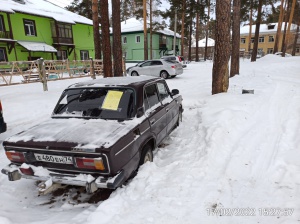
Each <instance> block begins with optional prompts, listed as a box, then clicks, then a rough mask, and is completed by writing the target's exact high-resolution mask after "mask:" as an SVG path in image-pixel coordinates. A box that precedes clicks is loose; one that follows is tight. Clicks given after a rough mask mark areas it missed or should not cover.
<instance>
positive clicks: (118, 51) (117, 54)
mask: <svg viewBox="0 0 300 224" xmlns="http://www.w3.org/2000/svg"><path fill="white" fill-rule="evenodd" d="M102 1H103V0H102ZM105 1H106V0H105ZM120 15H121V11H120V0H112V28H113V57H114V71H113V72H114V76H123V66H122V43H121V18H120Z"/></svg>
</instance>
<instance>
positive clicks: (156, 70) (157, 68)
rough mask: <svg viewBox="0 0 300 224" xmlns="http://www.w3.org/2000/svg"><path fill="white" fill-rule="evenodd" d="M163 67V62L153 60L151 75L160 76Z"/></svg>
mask: <svg viewBox="0 0 300 224" xmlns="http://www.w3.org/2000/svg"><path fill="white" fill-rule="evenodd" d="M162 69H163V63H162V62H161V61H159V60H154V61H152V62H151V70H150V75H152V76H156V77H160V72H161V70H162Z"/></svg>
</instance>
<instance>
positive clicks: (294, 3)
mask: <svg viewBox="0 0 300 224" xmlns="http://www.w3.org/2000/svg"><path fill="white" fill-rule="evenodd" d="M295 6H296V0H293V3H292V8H291V11H290V18H289V24H288V28H287V33H286V40H285V46H286V47H285V51H284V52H282V53H283V55H285V52H286V50H287V49H288V48H289V45H290V41H291V35H290V34H291V25H292V22H293V17H294V12H295Z"/></svg>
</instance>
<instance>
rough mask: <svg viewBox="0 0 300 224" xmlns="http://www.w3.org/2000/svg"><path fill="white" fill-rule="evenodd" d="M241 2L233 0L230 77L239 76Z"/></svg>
mask: <svg viewBox="0 0 300 224" xmlns="http://www.w3.org/2000/svg"><path fill="white" fill-rule="evenodd" d="M240 10H241V1H240V0H233V21H232V44H231V66H230V77H233V76H235V75H238V74H240V17H241V15H240V13H241V11H240Z"/></svg>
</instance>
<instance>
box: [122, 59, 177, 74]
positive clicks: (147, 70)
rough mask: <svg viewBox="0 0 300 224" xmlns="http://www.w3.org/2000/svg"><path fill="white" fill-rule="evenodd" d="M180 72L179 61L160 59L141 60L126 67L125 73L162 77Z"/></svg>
mask: <svg viewBox="0 0 300 224" xmlns="http://www.w3.org/2000/svg"><path fill="white" fill-rule="evenodd" d="M182 73H183V69H182V65H181V64H180V63H176V62H173V61H168V60H161V59H156V60H148V61H143V62H140V63H138V64H136V65H135V66H133V67H130V68H128V69H127V74H128V75H131V76H139V75H150V76H156V77H161V78H164V79H167V78H174V77H176V76H177V75H181V74H182Z"/></svg>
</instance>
